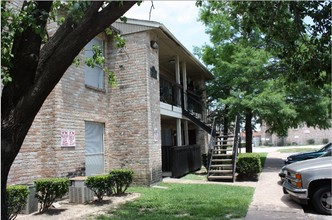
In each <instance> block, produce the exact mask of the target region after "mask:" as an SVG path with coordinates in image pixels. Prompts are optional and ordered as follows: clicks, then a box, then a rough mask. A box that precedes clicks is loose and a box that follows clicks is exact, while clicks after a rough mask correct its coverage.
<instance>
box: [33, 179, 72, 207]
mask: <svg viewBox="0 0 332 220" xmlns="http://www.w3.org/2000/svg"><path fill="white" fill-rule="evenodd" d="M34 183H35V185H36V198H37V199H38V201H39V203H40V205H41V206H40V209H39V212H45V211H46V210H47V209H48V208H50V207H51V205H52V203H53V202H54V201H55V199H57V198H61V197H63V196H64V195H65V194H66V193H67V192H68V190H69V179H68V178H44V179H39V180H35V181H34Z"/></svg>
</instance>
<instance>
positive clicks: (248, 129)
mask: <svg viewBox="0 0 332 220" xmlns="http://www.w3.org/2000/svg"><path fill="white" fill-rule="evenodd" d="M245 117H246V124H245V131H246V152H247V153H252V125H251V120H252V112H251V110H250V109H248V110H247V111H246V114H245Z"/></svg>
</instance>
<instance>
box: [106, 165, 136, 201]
mask: <svg viewBox="0 0 332 220" xmlns="http://www.w3.org/2000/svg"><path fill="white" fill-rule="evenodd" d="M110 174H111V175H112V179H113V181H114V185H113V192H114V193H115V194H116V195H120V194H123V193H125V192H126V190H127V188H128V187H129V185H130V184H131V183H132V182H133V175H134V172H133V171H132V170H128V169H116V170H112V171H111V172H110Z"/></svg>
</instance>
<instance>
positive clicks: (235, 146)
mask: <svg viewBox="0 0 332 220" xmlns="http://www.w3.org/2000/svg"><path fill="white" fill-rule="evenodd" d="M239 133H240V117H239V116H238V115H237V116H236V118H235V129H234V143H233V152H232V170H233V182H234V181H235V172H236V158H237V151H238V147H239V138H240V136H239Z"/></svg>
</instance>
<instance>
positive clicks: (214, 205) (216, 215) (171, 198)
mask: <svg viewBox="0 0 332 220" xmlns="http://www.w3.org/2000/svg"><path fill="white" fill-rule="evenodd" d="M160 186H163V187H166V188H165V189H160V188H153V187H130V188H129V189H128V192H137V193H141V197H140V198H138V199H136V200H135V201H133V202H129V203H126V204H124V205H123V206H121V207H120V208H119V209H117V210H115V211H114V212H112V213H110V215H109V216H106V215H101V216H98V217H97V219H98V220H108V219H114V220H116V219H126V220H130V219H135V220H136V219H137V220H140V219H144V220H150V219H151V220H152V219H153V220H155V219H163V220H164V219H197V220H200V219H234V218H241V217H245V215H246V213H247V211H248V207H249V204H250V202H251V200H252V196H253V193H254V188H252V187H240V186H226V185H211V184H166V183H162V184H161V185H160Z"/></svg>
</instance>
